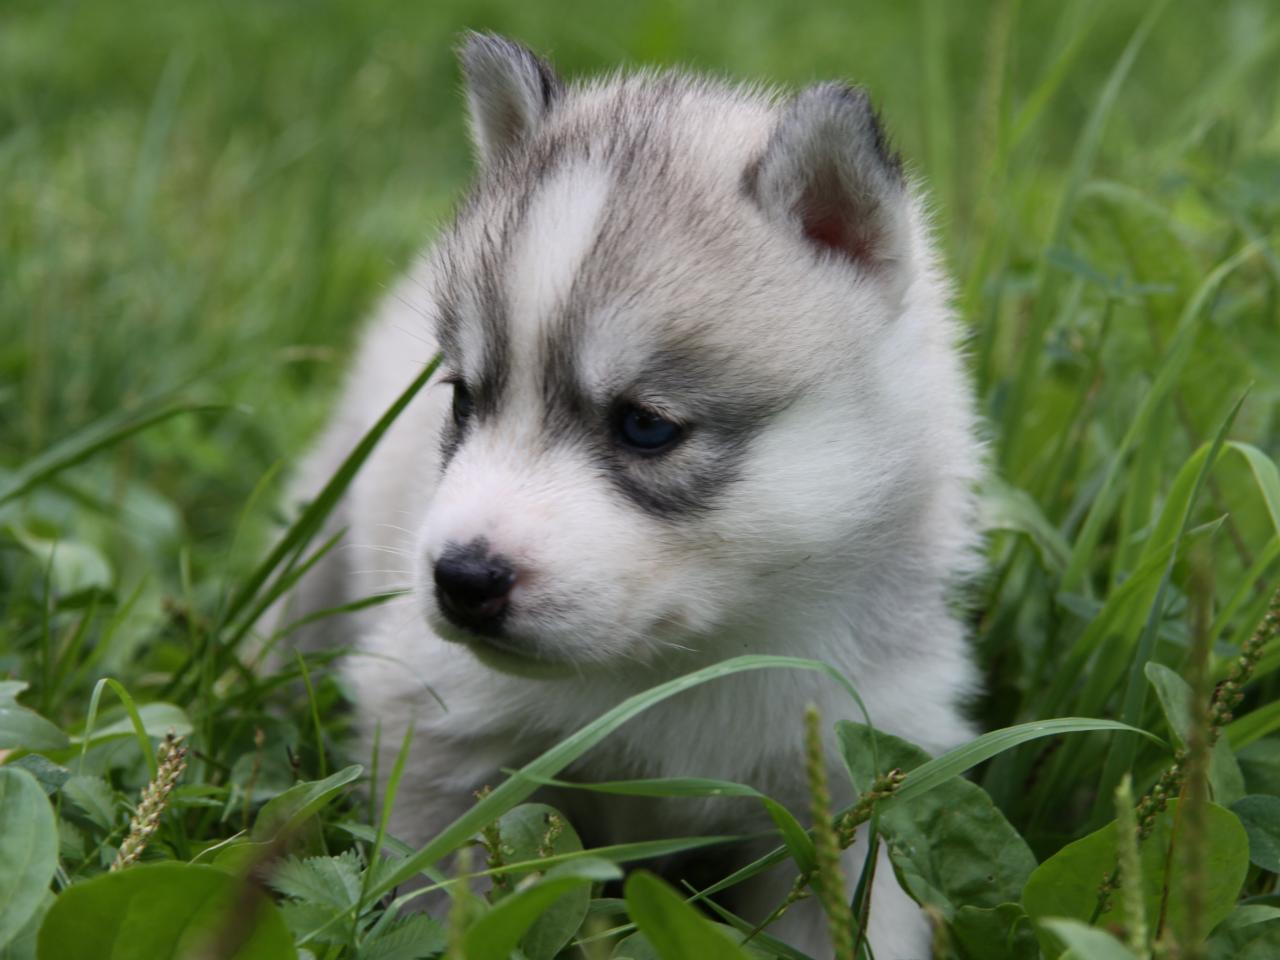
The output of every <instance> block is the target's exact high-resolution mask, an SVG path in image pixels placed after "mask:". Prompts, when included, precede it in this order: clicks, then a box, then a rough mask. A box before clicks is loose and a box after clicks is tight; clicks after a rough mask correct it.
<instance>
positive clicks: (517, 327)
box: [417, 36, 916, 666]
mask: <svg viewBox="0 0 1280 960" xmlns="http://www.w3.org/2000/svg"><path fill="white" fill-rule="evenodd" d="M461 59H462V65H463V72H464V75H465V78H466V85H467V96H468V101H469V107H470V121H471V129H472V134H473V140H474V142H475V146H476V149H477V153H478V156H479V162H480V166H481V175H480V178H479V181H478V183H477V185H476V187H475V189H474V190H473V192H472V194H471V196H470V197H469V198H468V200H467V202H466V203H465V204H464V206H463V208H462V210H461V211H460V213H459V216H458V219H457V222H456V223H455V224H454V226H453V228H452V230H451V231H450V232H449V233H448V235H447V236H446V237H445V238H444V239H443V241H442V243H441V245H440V246H439V248H438V249H437V251H436V255H435V276H436V278H437V284H436V286H437V289H435V290H434V291H433V296H434V297H435V304H434V307H435V313H436V322H437V335H438V339H439V342H440V344H441V349H442V350H443V353H444V367H445V369H446V371H447V373H446V375H445V377H444V381H443V383H444V384H447V385H445V386H442V387H441V389H447V390H450V391H452V407H451V411H450V413H449V415H448V421H447V423H446V424H445V425H444V427H443V441H442V447H443V449H442V476H441V480H440V485H439V488H438V491H437V493H436V495H435V497H434V500H433V501H432V504H431V507H430V510H429V513H428V515H427V517H426V519H425V522H424V525H423V529H422V532H421V536H420V542H419V544H418V546H417V556H418V557H419V561H420V563H421V564H422V568H421V570H420V572H419V577H418V579H419V583H420V586H421V590H422V597H423V601H424V606H425V608H426V611H427V616H428V618H429V620H430V621H431V623H432V625H433V627H434V628H435V629H436V630H437V631H438V632H440V633H441V634H442V635H443V636H445V637H448V638H450V639H456V640H462V641H466V642H469V643H472V644H473V645H474V646H475V647H476V649H477V650H478V651H482V652H487V654H488V655H489V656H491V657H496V656H499V655H501V656H507V657H510V658H513V661H512V662H521V663H542V664H560V665H572V666H582V665H588V664H592V663H618V662H623V661H642V662H646V661H652V660H653V659H654V658H656V657H659V656H662V655H664V652H666V651H670V650H673V649H677V648H683V649H693V650H696V651H699V652H703V653H716V654H720V655H723V654H725V653H730V652H733V650H734V649H735V647H734V645H733V643H734V637H735V636H741V635H742V631H743V630H744V629H747V628H749V626H750V624H752V623H753V622H758V621H759V620H760V618H762V617H766V616H769V615H771V614H772V613H775V612H776V611H778V610H780V609H783V608H785V607H787V606H788V605H791V604H803V603H821V602H823V599H824V598H825V597H828V596H829V595H830V593H831V592H832V590H833V589H835V588H836V587H837V586H838V584H839V582H840V579H841V578H842V577H843V576H846V575H847V573H848V569H849V558H850V556H851V554H852V555H859V552H860V551H861V555H863V556H864V559H868V558H871V557H872V556H873V555H874V551H875V550H878V549H883V547H884V543H885V542H886V538H890V539H891V537H892V531H891V529H890V527H891V525H892V523H893V522H894V518H895V517H896V516H898V515H899V514H900V513H901V510H900V509H898V510H896V512H895V505H901V504H903V503H905V502H908V501H909V499H910V497H909V487H910V481H909V480H907V479H905V478H906V477H907V476H908V474H909V470H908V466H909V463H910V461H911V458H912V455H913V454H912V452H911V451H912V449H913V443H912V442H911V441H910V440H909V439H907V440H904V439H903V438H902V436H901V433H902V429H901V422H900V414H899V411H900V408H901V403H900V402H899V401H900V399H901V398H900V396H899V395H900V394H902V393H903V392H904V389H905V388H904V386H903V384H901V383H900V382H898V381H897V380H896V379H895V378H894V377H893V376H892V374H891V373H890V372H889V369H891V368H890V365H889V364H888V363H887V362H886V352H887V351H891V350H893V349H895V348H894V346H893V343H894V335H893V329H894V326H895V323H896V322H897V321H898V320H899V316H900V314H902V313H903V310H904V307H903V304H904V297H905V296H906V292H907V290H908V288H909V286H910V282H911V278H912V275H913V271H914V270H915V269H916V268H915V265H914V263H913V251H912V247H913V241H912V236H913V233H912V227H911V222H912V220H911V218H912V216H913V207H912V201H911V200H910V198H909V195H908V192H907V190H906V188H905V187H904V184H903V180H902V176H901V172H900V170H899V168H898V165H897V161H896V159H895V158H894V157H893V156H892V155H891V154H890V153H889V151H888V150H887V148H886V147H885V142H884V138H883V136H882V135H881V132H880V128H879V126H878V124H877V122H876V119H875V116H874V114H873V112H872V110H871V108H870V106H869V104H868V101H867V99H866V96H865V94H863V93H861V92H860V91H857V90H853V89H850V88H847V87H844V86H841V85H837V84H830V85H824V86H819V87H815V88H812V89H810V90H808V91H805V92H803V93H801V94H800V95H799V96H798V97H796V98H794V99H792V100H790V101H788V102H784V103H779V102H777V101H776V100H775V99H773V98H771V97H768V96H765V95H762V94H760V93H758V92H752V91H743V90H740V89H735V88H730V87H727V86H724V85H720V84H715V83H711V82H707V81H703V80H698V79H694V78H689V77H686V76H682V75H675V74H658V75H639V76H635V77H631V78H622V79H619V78H612V79H609V80H605V81H601V82H599V83H596V84H591V85H584V86H575V87H566V86H565V85H564V84H562V83H561V81H560V80H559V79H558V78H557V77H556V75H555V73H554V72H553V71H552V69H551V68H550V67H549V66H548V65H547V64H546V63H544V62H543V61H541V60H540V59H538V58H537V57H536V56H534V55H533V54H532V53H530V52H529V51H528V50H526V49H524V48H523V47H520V46H518V45H516V44H513V43H511V42H509V41H506V40H503V39H500V38H496V37H490V36H471V37H470V38H468V39H467V40H466V42H465V43H464V46H463V48H462V51H461ZM887 525H888V526H887Z"/></svg>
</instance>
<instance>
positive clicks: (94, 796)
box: [62, 774, 116, 830]
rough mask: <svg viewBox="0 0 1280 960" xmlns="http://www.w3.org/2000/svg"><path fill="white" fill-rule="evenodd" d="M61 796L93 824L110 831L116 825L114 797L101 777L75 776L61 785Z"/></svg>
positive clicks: (108, 785)
mask: <svg viewBox="0 0 1280 960" xmlns="http://www.w3.org/2000/svg"><path fill="white" fill-rule="evenodd" d="M62 795H63V797H65V798H66V799H68V800H70V801H71V802H72V803H74V804H75V805H76V806H77V807H79V808H80V809H81V810H82V811H84V814H85V816H87V817H88V818H89V820H90V821H92V822H93V823H94V824H96V825H97V826H99V827H102V828H103V829H104V830H110V829H111V828H112V827H114V826H115V823H116V797H115V793H114V792H113V791H112V789H111V785H110V784H109V783H107V781H105V780H103V779H102V778H101V777H90V776H85V775H83V774H77V775H76V776H74V777H71V778H70V779H69V780H67V782H66V783H64V784H63V785H62Z"/></svg>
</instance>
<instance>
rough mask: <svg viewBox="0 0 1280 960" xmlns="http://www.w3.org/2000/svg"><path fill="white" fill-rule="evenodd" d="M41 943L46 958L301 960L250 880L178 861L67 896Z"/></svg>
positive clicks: (125, 873) (114, 876)
mask: <svg viewBox="0 0 1280 960" xmlns="http://www.w3.org/2000/svg"><path fill="white" fill-rule="evenodd" d="M38 942H39V949H38V957H39V960H103V958H104V957H109V958H110V960H190V958H192V957H196V956H218V957H220V958H225V960H295V958H296V957H297V952H296V951H295V949H294V946H293V937H292V936H290V934H289V930H288V928H287V927H286V926H285V924H284V920H283V919H281V917H280V912H279V911H278V910H277V909H276V907H275V905H274V904H272V903H271V901H270V900H269V899H268V898H267V897H265V896H263V895H262V894H260V893H258V892H257V891H256V890H255V888H254V887H253V886H252V884H251V883H250V881H247V880H242V879H239V878H236V877H233V876H231V875H230V874H227V873H224V872H223V871H221V870H216V869H214V868H213V867H201V866H194V865H192V864H188V863H176V862H167V863H148V864H141V865H139V866H133V867H130V868H128V869H127V870H121V871H119V872H116V873H106V874H102V875H101V876H98V877H94V878H93V879H92V880H85V881H83V882H82V883H77V884H75V885H74V886H72V887H70V888H68V889H67V890H64V891H63V892H62V893H61V894H60V895H59V896H58V899H57V901H56V902H55V903H54V905H53V907H52V909H50V911H49V913H48V914H47V915H46V916H45V920H44V925H43V926H41V928H40V936H39V941H38ZM215 949H216V951H217V952H216V953H215V952H211V951H214V950H215Z"/></svg>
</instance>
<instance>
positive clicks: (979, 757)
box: [699, 717, 1162, 898]
mask: <svg viewBox="0 0 1280 960" xmlns="http://www.w3.org/2000/svg"><path fill="white" fill-rule="evenodd" d="M838 729H839V725H838V724H837V730H838ZM1090 730H1124V731H1128V732H1130V733H1137V734H1140V735H1142V736H1144V737H1147V738H1148V739H1150V740H1153V741H1155V742H1156V743H1162V741H1161V740H1160V739H1159V738H1158V737H1155V736H1153V735H1152V734H1150V733H1147V732H1146V731H1145V730H1139V729H1138V728H1137V727H1130V726H1128V725H1126V724H1123V723H1119V722H1117V721H1115V720H1097V719H1092V718H1080V717H1063V718H1060V719H1057V720H1038V721H1033V722H1031V723H1023V724H1017V725H1016V726H1012V727H1005V728H1003V729H1000V730H993V731H991V732H990V733H987V734H983V735H982V736H980V737H978V738H977V739H975V740H972V741H970V742H969V743H966V744H964V745H962V746H959V747H956V748H955V749H954V750H951V751H948V752H947V753H945V754H943V755H942V756H941V757H937V758H936V759H933V760H930V761H929V762H928V763H926V764H923V765H922V766H920V767H918V768H917V769H915V770H913V771H912V772H911V775H910V776H909V777H908V778H907V780H906V782H905V783H904V784H903V785H902V787H901V788H900V789H899V790H898V791H897V792H896V793H895V794H894V795H893V796H892V797H890V798H888V799H887V800H884V801H881V804H880V809H881V810H884V809H887V808H888V807H890V806H892V805H893V804H895V803H901V802H903V801H904V800H909V799H911V798H913V797H918V796H922V795H923V794H926V793H928V792H929V791H930V790H932V789H933V788H935V787H936V786H937V785H938V784H940V783H945V782H946V781H947V780H949V779H951V778H952V777H955V776H957V775H959V774H961V773H963V772H965V771H966V770H968V769H970V768H971V767H973V766H975V765H976V764H978V763H981V762H982V761H984V760H987V759H989V758H991V757H994V756H996V755H997V754H999V753H1001V752H1002V751H1004V750H1008V749H1010V748H1012V747H1015V746H1018V745H1019V744H1022V743H1026V742H1027V741H1029V740H1035V739H1038V738H1040V737H1048V736H1054V735H1056V734H1060V733H1081V732H1086V731H1090ZM852 772H853V771H851V773H852ZM864 781H865V773H864ZM854 782H855V785H858V786H861V783H862V782H863V781H860V780H859V778H858V776H857V775H856V774H855V775H854ZM786 856H787V851H786V848H785V847H778V848H776V849H774V850H771V851H769V852H768V853H766V854H764V855H763V856H761V857H759V858H758V859H756V860H754V861H752V862H751V863H749V864H747V865H746V866H744V867H741V868H739V869H738V870H736V871H734V872H733V873H731V874H730V875H729V876H727V877H725V878H723V879H722V880H719V881H717V882H716V883H713V884H712V885H711V886H709V887H707V888H706V889H705V890H703V891H701V893H700V894H699V897H700V898H705V897H709V896H711V895H713V894H716V893H719V892H720V891H721V890H727V889H729V888H730V887H733V886H735V885H737V884H739V883H742V882H743V881H745V880H748V879H750V878H751V877H754V876H756V875H757V874H759V873H761V872H762V871H764V870H767V869H769V868H770V867H771V866H773V865H774V864H777V863H780V862H781V861H783V860H784V859H786Z"/></svg>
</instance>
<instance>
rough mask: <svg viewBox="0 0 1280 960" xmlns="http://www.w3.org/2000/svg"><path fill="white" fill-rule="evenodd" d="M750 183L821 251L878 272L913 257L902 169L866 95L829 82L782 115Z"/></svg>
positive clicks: (766, 205)
mask: <svg viewBox="0 0 1280 960" xmlns="http://www.w3.org/2000/svg"><path fill="white" fill-rule="evenodd" d="M744 185H745V188H746V190H747V192H748V193H749V194H751V195H752V196H753V197H754V198H755V200H756V202H757V203H759V205H760V207H761V208H762V209H763V210H764V212H765V213H766V215H768V216H770V217H771V218H774V219H776V220H778V221H779V222H780V223H782V224H785V225H786V227H787V228H788V229H792V230H795V231H797V232H798V233H799V234H800V235H801V236H802V237H803V238H804V239H805V240H806V241H807V242H808V243H809V244H811V245H812V246H813V247H814V248H815V249H817V250H820V251H824V252H830V253H834V254H836V255H837V256H840V257H843V258H845V259H847V260H848V261H850V262H851V263H853V264H854V265H856V266H858V267H861V268H864V269H866V270H868V271H872V272H875V273H885V272H887V271H892V270H894V269H895V267H896V266H897V265H900V264H902V263H903V262H904V261H905V260H906V257H907V254H908V251H909V245H910V233H909V226H908V218H909V208H908V198H907V190H906V183H905V181H904V179H903V176H902V165H901V162H900V161H899V159H898V157H897V155H896V154H895V153H894V152H893V151H892V150H891V149H890V148H889V145H888V143H887V141H886V138H885V135H884V132H883V130H881V128H880V121H879V119H878V118H877V116H876V113H875V109H874V108H873V107H872V106H871V100H870V98H869V97H868V96H867V93H866V91H865V90H862V89H860V88H857V87H850V86H846V85H845V84H841V83H823V84H819V85H818V86H815V87H810V88H809V89H807V90H805V91H803V92H801V93H800V94H799V95H798V96H797V97H796V98H795V99H794V100H792V101H791V103H789V104H787V105H786V106H785V107H783V108H782V110H781V116H780V117H779V119H778V123H777V126H776V127H775V128H774V131H773V135H772V136H771V137H770V138H769V142H768V145H767V146H766V147H765V150H764V153H763V155H762V156H761V157H760V159H759V161H758V162H757V163H755V164H753V165H752V166H751V167H750V168H748V170H747V172H746V175H745V179H744Z"/></svg>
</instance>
